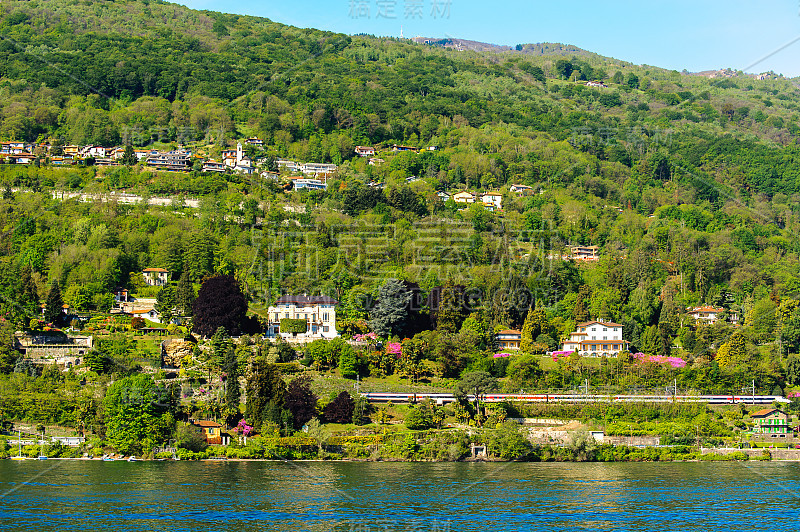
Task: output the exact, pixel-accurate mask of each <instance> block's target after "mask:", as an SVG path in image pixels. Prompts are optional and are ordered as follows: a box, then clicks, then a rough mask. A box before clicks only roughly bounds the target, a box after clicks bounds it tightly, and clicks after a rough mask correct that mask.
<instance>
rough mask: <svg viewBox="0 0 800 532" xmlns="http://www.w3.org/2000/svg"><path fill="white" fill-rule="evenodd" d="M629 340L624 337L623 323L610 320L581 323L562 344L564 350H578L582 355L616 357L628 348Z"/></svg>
mask: <svg viewBox="0 0 800 532" xmlns="http://www.w3.org/2000/svg"><path fill="white" fill-rule="evenodd" d="M628 344H629V342H628V341H627V340H623V339H622V325H620V324H619V323H613V322H610V321H602V320H595V321H587V322H585V323H579V324H578V325H577V327H576V328H575V332H573V333H571V334H570V335H569V339H567V340H564V343H563V344H562V345H561V350H562V351H577V352H578V354H579V355H581V356H589V357H596V356H606V357H609V356H610V357H616V356H617V355H618V354H619V353H620V352H622V351H627V350H628Z"/></svg>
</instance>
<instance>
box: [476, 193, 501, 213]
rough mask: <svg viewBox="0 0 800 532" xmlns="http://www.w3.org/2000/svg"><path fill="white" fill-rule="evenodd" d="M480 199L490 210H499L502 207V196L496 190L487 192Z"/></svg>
mask: <svg viewBox="0 0 800 532" xmlns="http://www.w3.org/2000/svg"><path fill="white" fill-rule="evenodd" d="M481 201H482V202H483V206H484V207H486V208H487V209H489V210H490V211H499V210H500V209H502V208H503V196H502V195H501V194H499V193H497V192H487V193H486V194H484V195H483V196H481Z"/></svg>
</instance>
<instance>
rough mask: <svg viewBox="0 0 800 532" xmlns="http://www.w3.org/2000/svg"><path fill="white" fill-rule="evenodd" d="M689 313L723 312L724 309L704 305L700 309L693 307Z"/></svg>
mask: <svg viewBox="0 0 800 532" xmlns="http://www.w3.org/2000/svg"><path fill="white" fill-rule="evenodd" d="M689 312H725V309H724V308H717V307H711V306H708V305H704V306H702V307H695V308H693V309H691V310H690V311H689Z"/></svg>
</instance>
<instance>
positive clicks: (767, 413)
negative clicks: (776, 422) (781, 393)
mask: <svg viewBox="0 0 800 532" xmlns="http://www.w3.org/2000/svg"><path fill="white" fill-rule="evenodd" d="M775 412H778V413H779V414H783V412H781V411H780V410H778V409H776V408H765V409H763V410H759V411H757V412H753V413H751V414H750V417H766V416H771V415H772V414H774V413H775Z"/></svg>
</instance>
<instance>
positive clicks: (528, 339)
mask: <svg viewBox="0 0 800 532" xmlns="http://www.w3.org/2000/svg"><path fill="white" fill-rule="evenodd" d="M534 334H535V331H534V325H533V311H532V310H528V315H527V316H525V323H524V324H523V325H522V339H521V341H520V344H519V350H520V353H522V354H523V355H528V354H530V353H531V351H532V350H533V340H534V339H535V338H536V337H535V336H534Z"/></svg>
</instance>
